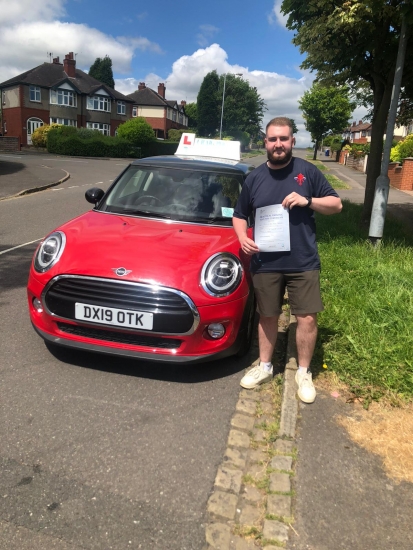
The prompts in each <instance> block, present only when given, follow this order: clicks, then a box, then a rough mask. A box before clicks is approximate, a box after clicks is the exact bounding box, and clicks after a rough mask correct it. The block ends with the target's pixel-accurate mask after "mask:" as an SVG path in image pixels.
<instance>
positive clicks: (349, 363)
mask: <svg viewBox="0 0 413 550" xmlns="http://www.w3.org/2000/svg"><path fill="white" fill-rule="evenodd" d="M343 204H344V208H343V211H342V213H341V214H339V215H337V216H321V215H317V230H318V231H317V234H318V243H319V252H320V256H321V263H322V271H321V287H322V294H323V301H324V305H325V311H324V312H323V313H321V314H320V315H319V336H318V342H317V345H316V351H315V354H314V359H313V371H314V373H315V375H316V374H317V372H320V371H322V370H323V364H326V365H327V368H328V369H330V370H331V371H334V372H336V373H337V374H338V376H339V378H340V379H342V380H343V381H344V382H345V383H347V384H349V385H350V388H351V389H352V391H353V392H354V393H355V394H356V395H358V396H359V397H361V398H363V399H364V400H365V402H367V403H368V402H369V401H371V400H372V399H380V398H381V397H382V396H384V395H388V396H399V397H403V398H406V399H408V400H412V399H413V355H412V350H413V238H412V237H411V236H409V235H408V234H407V233H405V232H404V227H403V225H402V224H400V223H398V222H396V221H395V220H392V219H386V224H385V227H384V239H383V241H382V243H381V245H380V246H379V247H373V246H372V245H371V244H370V242H369V241H368V239H367V232H366V231H365V230H362V229H361V228H360V224H359V220H360V217H361V208H362V207H361V206H360V205H356V204H352V203H350V202H348V201H344V202H343Z"/></svg>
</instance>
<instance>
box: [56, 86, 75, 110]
mask: <svg viewBox="0 0 413 550" xmlns="http://www.w3.org/2000/svg"><path fill="white" fill-rule="evenodd" d="M50 103H52V104H53V105H64V106H66V107H76V95H75V94H74V93H73V92H70V91H69V90H50Z"/></svg>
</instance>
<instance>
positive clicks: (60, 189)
mask: <svg viewBox="0 0 413 550" xmlns="http://www.w3.org/2000/svg"><path fill="white" fill-rule="evenodd" d="M51 191H64V188H63V187H59V189H51Z"/></svg>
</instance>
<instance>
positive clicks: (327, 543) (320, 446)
mask: <svg viewBox="0 0 413 550" xmlns="http://www.w3.org/2000/svg"><path fill="white" fill-rule="evenodd" d="M320 160H322V162H324V163H325V164H326V165H327V166H328V168H329V169H330V171H331V173H333V174H335V175H337V176H338V177H339V178H340V179H343V180H344V181H346V182H347V183H348V184H349V185H351V189H349V190H339V191H338V193H339V195H340V197H341V198H343V199H348V200H350V201H352V202H357V203H362V202H363V198H364V188H365V178H366V176H365V175H364V174H362V173H360V172H357V171H356V170H353V169H352V168H347V167H346V166H341V165H338V164H337V163H335V162H333V161H331V160H330V161H328V160H327V161H325V160H324V159H320ZM388 212H389V213H391V214H392V215H394V216H396V217H398V218H400V219H402V220H403V221H405V222H406V223H407V224H408V225H409V227H411V229H412V231H413V193H411V192H409V193H405V192H402V191H398V190H396V189H391V190H390V195H389V205H388ZM290 334H291V335H292V336H293V335H294V331H293V330H292V331H290ZM295 357H296V352H295ZM287 378H288V370H286V375H285V379H286V380H287ZM289 378H290V380H292V382H290V386H292V384H293V383H294V382H293V377H292V376H290V377H289ZM315 385H316V387H317V379H315ZM290 389H291V388H290ZM284 393H286V392H284ZM290 395H291V393H290ZM294 398H295V397H294ZM294 398H290V400H291V399H294ZM296 406H297V405H296ZM362 413H363V410H362V407H361V405H359V404H349V403H346V400H345V398H344V397H343V396H338V397H336V396H333V395H332V394H331V393H330V392H329V391H326V390H322V389H320V388H318V389H317V399H316V401H315V402H314V403H313V404H311V405H305V404H304V403H301V402H299V403H298V421H297V426H296V431H295V438H296V439H295V441H296V447H297V451H298V452H297V462H296V467H295V475H294V477H293V491H294V494H295V497H294V501H293V516H294V520H295V521H294V524H293V527H294V529H293V530H290V532H289V541H288V543H287V548H288V549H289V550H293V549H294V550H350V549H351V550H411V549H412V548H413V529H412V510H413V484H412V483H409V482H407V481H402V482H401V483H397V482H395V481H394V480H393V479H392V478H390V477H388V475H387V474H386V472H385V471H384V468H383V464H382V459H381V458H380V457H379V456H377V455H375V454H372V453H370V452H368V451H367V450H365V449H364V448H362V447H360V446H359V445H358V444H357V443H355V442H354V441H353V440H352V439H351V438H350V437H349V435H348V432H347V430H346V429H345V428H344V427H343V426H342V421H340V419H343V418H344V419H346V420H347V421H350V423H351V422H353V423H354V422H358V421H359V419H360V418H361V415H362Z"/></svg>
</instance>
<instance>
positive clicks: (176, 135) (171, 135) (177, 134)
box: [168, 128, 188, 141]
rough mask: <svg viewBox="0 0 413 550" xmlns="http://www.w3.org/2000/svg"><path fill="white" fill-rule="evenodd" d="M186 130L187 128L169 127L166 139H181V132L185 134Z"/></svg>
mask: <svg viewBox="0 0 413 550" xmlns="http://www.w3.org/2000/svg"><path fill="white" fill-rule="evenodd" d="M187 132H188V130H187V129H185V130H175V129H173V128H172V129H171V130H169V131H168V140H169V141H181V136H182V134H186V133H187Z"/></svg>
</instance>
